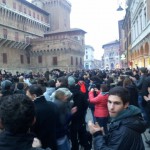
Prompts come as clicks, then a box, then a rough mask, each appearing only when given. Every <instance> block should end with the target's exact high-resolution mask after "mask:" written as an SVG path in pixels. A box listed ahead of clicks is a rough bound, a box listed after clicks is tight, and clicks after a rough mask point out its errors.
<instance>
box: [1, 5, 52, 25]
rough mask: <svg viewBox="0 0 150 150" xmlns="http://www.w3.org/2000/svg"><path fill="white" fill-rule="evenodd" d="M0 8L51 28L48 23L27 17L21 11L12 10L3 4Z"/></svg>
mask: <svg viewBox="0 0 150 150" xmlns="http://www.w3.org/2000/svg"><path fill="white" fill-rule="evenodd" d="M0 8H5V9H6V10H9V11H11V12H13V13H15V14H17V15H19V16H22V17H25V18H28V19H30V20H32V21H34V22H37V23H39V24H41V25H44V26H46V27H50V24H47V23H45V22H41V21H39V20H37V19H35V18H33V17H31V16H29V15H27V14H24V13H23V12H20V11H17V10H14V9H12V8H10V7H7V6H6V5H4V4H2V3H0Z"/></svg>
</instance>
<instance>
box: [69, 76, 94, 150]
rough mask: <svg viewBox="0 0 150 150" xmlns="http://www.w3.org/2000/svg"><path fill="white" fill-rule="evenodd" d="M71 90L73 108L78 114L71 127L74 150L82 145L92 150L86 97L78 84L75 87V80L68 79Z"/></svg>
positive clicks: (74, 116)
mask: <svg viewBox="0 0 150 150" xmlns="http://www.w3.org/2000/svg"><path fill="white" fill-rule="evenodd" d="M68 85H69V90H70V91H71V92H72V93H73V102H74V104H73V107H77V112H76V113H75V114H73V116H72V121H71V125H70V138H71V142H72V150H79V144H81V145H82V146H83V147H84V149H85V150H89V149H91V148H90V147H89V145H88V139H87V132H86V122H85V116H86V112H87V108H88V101H87V98H86V96H85V95H84V94H83V93H82V92H80V87H79V85H78V84H76V85H75V79H74V78H73V77H72V76H70V77H68Z"/></svg>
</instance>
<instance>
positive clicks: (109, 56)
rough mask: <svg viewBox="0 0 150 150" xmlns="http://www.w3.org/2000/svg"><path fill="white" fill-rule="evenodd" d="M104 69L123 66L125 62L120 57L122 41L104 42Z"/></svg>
mask: <svg viewBox="0 0 150 150" xmlns="http://www.w3.org/2000/svg"><path fill="white" fill-rule="evenodd" d="M102 48H103V49H104V55H103V69H109V70H113V69H116V68H121V67H122V66H123V65H124V64H123V62H121V57H120V43H119V41H118V40H116V41H113V42H110V43H107V44H104V45H103V46H102Z"/></svg>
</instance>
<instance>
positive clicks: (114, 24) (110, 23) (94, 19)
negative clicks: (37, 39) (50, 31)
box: [28, 0, 124, 59]
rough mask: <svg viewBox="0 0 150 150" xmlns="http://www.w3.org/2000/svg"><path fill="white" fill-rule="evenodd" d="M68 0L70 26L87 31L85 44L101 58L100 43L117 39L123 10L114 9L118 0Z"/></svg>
mask: <svg viewBox="0 0 150 150" xmlns="http://www.w3.org/2000/svg"><path fill="white" fill-rule="evenodd" d="M28 1H31V0H28ZM68 1H70V2H71V4H72V8H71V10H72V11H71V15H70V20H71V22H70V24H71V28H80V29H83V30H84V31H86V32H87V34H86V35H85V44H87V45H90V46H92V47H93V48H94V49H95V55H94V56H95V58H96V59H101V56H102V54H103V49H102V45H103V44H106V43H109V42H111V41H114V40H116V39H118V20H121V19H123V16H124V12H117V11H116V9H117V7H118V1H119V0H68Z"/></svg>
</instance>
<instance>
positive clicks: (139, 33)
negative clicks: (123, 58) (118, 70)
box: [122, 0, 150, 68]
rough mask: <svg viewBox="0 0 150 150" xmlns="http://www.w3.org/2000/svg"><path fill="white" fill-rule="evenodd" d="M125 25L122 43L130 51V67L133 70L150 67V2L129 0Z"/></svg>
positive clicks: (146, 0) (147, 0) (128, 54)
mask: <svg viewBox="0 0 150 150" xmlns="http://www.w3.org/2000/svg"><path fill="white" fill-rule="evenodd" d="M126 3H127V6H128V8H127V9H126V15H125V19H124V23H123V29H124V33H125V34H124V39H126V41H125V42H124V43H122V45H123V47H125V48H126V49H127V50H128V51H127V52H128V53H127V56H128V65H129V67H131V68H135V67H136V66H138V67H149V66H150V1H149V0H127V2H126Z"/></svg>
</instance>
